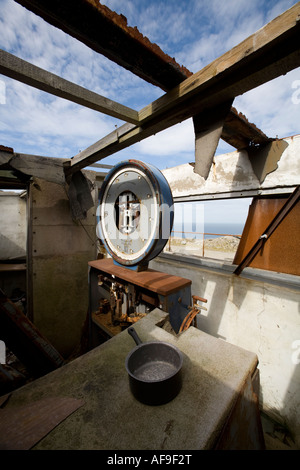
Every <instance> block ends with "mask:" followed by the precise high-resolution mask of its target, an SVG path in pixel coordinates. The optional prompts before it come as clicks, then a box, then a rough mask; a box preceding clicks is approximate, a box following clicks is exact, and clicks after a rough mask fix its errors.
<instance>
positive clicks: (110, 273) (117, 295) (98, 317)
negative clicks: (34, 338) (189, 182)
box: [89, 160, 206, 337]
mask: <svg viewBox="0 0 300 470" xmlns="http://www.w3.org/2000/svg"><path fill="white" fill-rule="evenodd" d="M173 220H174V202H173V197H172V192H171V189H170V186H169V184H168V182H167V180H166V179H165V177H164V175H163V174H162V173H161V172H160V171H159V170H158V169H157V168H155V167H154V166H152V165H149V164H145V163H143V162H140V161H137V160H127V161H123V162H120V163H119V164H117V165H116V166H115V167H113V168H112V169H111V170H110V172H109V173H108V174H107V176H106V178H105V180H104V182H103V184H102V186H101V189H100V194H99V205H98V208H97V229H96V233H97V236H98V238H99V239H100V240H101V242H102V243H103V245H104V247H105V249H106V252H107V253H108V255H109V257H107V258H103V259H98V260H95V261H90V262H89V266H90V272H89V275H90V312H91V317H92V321H93V323H94V324H96V325H97V326H98V327H100V328H101V330H102V331H104V332H105V334H106V335H107V336H108V337H111V336H114V335H115V334H117V333H118V332H120V331H122V329H124V328H127V327H128V326H129V325H131V324H132V323H135V322H136V321H138V320H139V319H140V318H142V317H144V316H146V315H147V313H149V312H150V311H152V310H153V309H154V308H160V309H162V310H163V311H164V312H167V313H168V317H169V318H168V320H169V323H170V325H171V328H172V329H173V330H174V332H175V333H176V334H177V333H179V332H181V331H182V330H183V329H186V328H187V327H188V326H189V325H190V324H191V322H192V321H193V322H195V319H196V314H197V313H198V312H199V308H200V307H199V306H198V301H199V300H201V301H204V302H205V301H206V300H205V299H201V298H200V297H195V296H193V298H192V296H191V284H192V282H191V281H190V280H189V279H185V278H182V277H178V276H174V275H170V274H166V273H162V272H160V271H155V270H153V269H150V268H149V267H148V265H149V261H150V260H152V259H154V258H155V257H156V256H158V255H159V253H160V252H161V251H162V250H163V248H164V247H165V245H166V243H167V242H168V240H169V237H170V235H171V231H172V227H173ZM192 303H193V305H192Z"/></svg>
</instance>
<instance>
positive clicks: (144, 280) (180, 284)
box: [89, 258, 192, 296]
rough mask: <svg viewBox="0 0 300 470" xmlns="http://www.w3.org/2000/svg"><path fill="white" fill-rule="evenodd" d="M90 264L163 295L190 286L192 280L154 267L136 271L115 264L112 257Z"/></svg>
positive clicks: (90, 262)
mask: <svg viewBox="0 0 300 470" xmlns="http://www.w3.org/2000/svg"><path fill="white" fill-rule="evenodd" d="M89 266H91V267H93V268H96V269H98V270H99V271H102V272H104V273H109V274H112V275H114V276H115V277H116V278H120V279H122V280H124V281H126V282H129V283H132V284H135V285H138V286H140V287H143V288H145V289H149V290H151V291H152V292H155V293H157V294H159V295H162V296H168V295H170V294H173V293H174V292H177V291H178V290H179V289H183V288H184V287H187V286H190V285H191V284H192V281H190V280H189V279H185V278H182V277H179V276H173V275H172V274H167V273H162V272H160V271H155V270H153V269H147V270H146V271H141V272H136V271H132V270H130V269H127V268H123V267H121V266H117V265H115V264H114V262H113V260H112V259H111V258H105V259H100V260H95V261H89Z"/></svg>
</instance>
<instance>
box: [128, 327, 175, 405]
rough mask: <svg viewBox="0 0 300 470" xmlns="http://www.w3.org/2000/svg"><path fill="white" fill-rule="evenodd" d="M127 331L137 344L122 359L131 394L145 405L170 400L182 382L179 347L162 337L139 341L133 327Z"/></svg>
mask: <svg viewBox="0 0 300 470" xmlns="http://www.w3.org/2000/svg"><path fill="white" fill-rule="evenodd" d="M127 331H128V333H129V334H130V335H131V336H132V337H133V339H134V341H135V342H136V345H137V346H136V347H135V348H134V349H133V350H132V351H131V352H130V353H129V354H128V356H127V358H126V362H125V365H126V370H127V372H128V377H129V386H130V390H131V392H132V394H133V396H134V397H135V398H136V399H137V400H139V401H140V402H142V403H144V404H146V405H162V404H164V403H168V402H169V401H171V400H173V398H175V397H176V396H177V395H178V393H179V392H180V389H181V386H182V371H181V369H182V363H183V355H182V353H181V351H179V349H178V348H177V347H176V346H173V345H172V344H169V343H165V342H163V341H150V342H147V343H143V342H142V341H141V339H140V338H139V336H138V334H137V332H136V331H135V329H134V328H132V327H130V328H128V330H127Z"/></svg>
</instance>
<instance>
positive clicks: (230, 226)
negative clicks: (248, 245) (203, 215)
mask: <svg viewBox="0 0 300 470" xmlns="http://www.w3.org/2000/svg"><path fill="white" fill-rule="evenodd" d="M243 228H244V224H243V223H241V224H240V223H226V222H220V223H206V224H204V232H205V234H206V235H205V239H207V238H217V237H220V236H222V235H242V233H243ZM181 232H188V233H182V234H181ZM210 234H215V235H210ZM172 236H174V237H181V238H202V237H203V235H202V234H201V233H197V232H195V231H194V230H193V227H191V225H189V226H188V227H187V228H186V229H185V227H184V225H183V224H182V223H180V222H179V223H178V222H177V223H175V224H174V227H173V233H172Z"/></svg>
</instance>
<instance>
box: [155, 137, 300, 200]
mask: <svg viewBox="0 0 300 470" xmlns="http://www.w3.org/2000/svg"><path fill="white" fill-rule="evenodd" d="M299 148H300V135H297V136H293V137H289V138H286V139H281V140H278V141H274V142H272V144H270V146H268V147H267V149H266V150H265V151H264V152H263V151H262V153H261V154H257V155H256V154H255V153H254V151H253V154H248V152H247V151H245V150H243V151H235V152H230V153H227V154H224V155H216V156H215V157H214V162H213V164H212V167H211V169H210V172H209V175H208V178H207V179H206V180H205V179H204V178H203V177H202V176H200V175H198V174H196V173H195V172H194V166H193V165H190V164H184V165H179V166H176V167H173V168H168V169H166V170H163V174H164V175H165V177H166V179H167V180H168V182H169V184H170V187H171V189H172V194H173V197H174V199H175V200H180V198H185V199H188V198H197V197H199V198H204V197H209V196H212V197H213V198H216V197H217V196H218V195H219V196H222V195H225V197H226V196H227V197H229V196H230V197H239V196H240V195H241V194H243V195H244V196H249V197H251V196H253V195H255V194H258V192H259V193H265V194H268V192H270V191H272V192H274V191H275V190H276V191H277V192H282V193H283V192H289V191H290V192H291V191H292V190H293V187H295V186H296V185H298V184H300V157H299V155H300V154H299ZM257 162H261V166H260V167H258V163H257Z"/></svg>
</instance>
